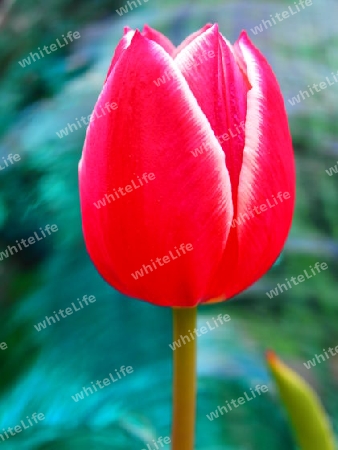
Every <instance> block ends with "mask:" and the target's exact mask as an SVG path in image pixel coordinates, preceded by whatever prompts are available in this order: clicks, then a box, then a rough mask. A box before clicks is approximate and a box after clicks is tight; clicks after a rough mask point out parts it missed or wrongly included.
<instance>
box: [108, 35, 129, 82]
mask: <svg viewBox="0 0 338 450" xmlns="http://www.w3.org/2000/svg"><path fill="white" fill-rule="evenodd" d="M134 34H135V31H134V30H132V29H131V28H129V27H125V29H124V35H123V37H122V39H121V40H120V42H119V43H118V45H117V47H116V49H115V52H114V56H113V58H112V60H111V63H110V66H109V69H108V72H107V76H106V79H105V82H106V81H107V79H108V77H109V75H110V73H111V71H112V70H113V69H114V67H115V65H116V63H117V61H118V60H119V59H120V57H121V55H122V53H123V52H124V51H125V50H126V49H127V48H128V47H129V45H130V43H131V40H132V39H133V37H134Z"/></svg>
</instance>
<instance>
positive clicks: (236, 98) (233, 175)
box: [175, 25, 250, 213]
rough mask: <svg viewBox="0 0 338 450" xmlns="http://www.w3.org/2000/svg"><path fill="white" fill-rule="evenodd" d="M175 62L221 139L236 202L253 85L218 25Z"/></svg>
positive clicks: (234, 201) (208, 30)
mask: <svg viewBox="0 0 338 450" xmlns="http://www.w3.org/2000/svg"><path fill="white" fill-rule="evenodd" d="M212 55H213V56H212ZM175 62H176V63H177V65H178V67H179V69H180V70H181V72H182V74H183V76H184V77H185V79H186V80H187V82H188V84H189V87H190V89H191V91H192V93H193V94H194V96H195V98H196V99H197V102H198V104H199V105H200V107H201V109H202V111H203V112H204V114H205V115H206V117H207V119H208V120H209V123H210V125H211V128H212V129H213V131H214V133H215V136H217V137H218V139H219V140H220V142H221V145H222V148H223V150H224V153H225V155H226V165H227V168H228V170H229V174H230V180H231V186H232V196H233V204H234V205H237V191H238V183H239V174H240V171H241V166H242V161H243V149H244V138H245V136H244V126H245V120H246V97H247V92H248V89H249V88H250V86H248V84H247V80H246V77H244V76H243V73H242V71H241V70H240V68H239V66H238V64H237V62H236V59H235V57H234V55H233V49H232V47H231V46H230V45H228V44H227V43H226V42H225V40H224V38H223V36H221V35H220V34H219V32H218V26H217V25H214V26H212V27H211V28H208V29H207V30H206V31H205V32H204V33H202V34H200V35H199V36H198V37H196V38H195V39H194V40H193V41H192V42H190V44H188V45H187V46H186V47H185V48H184V49H183V50H182V51H181V52H180V53H179V55H178V56H177V57H176V59H175ZM235 213H236V208H235Z"/></svg>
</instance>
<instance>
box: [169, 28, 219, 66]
mask: <svg viewBox="0 0 338 450" xmlns="http://www.w3.org/2000/svg"><path fill="white" fill-rule="evenodd" d="M211 27H212V24H211V23H207V24H206V25H204V27H203V28H201V29H200V30H198V31H195V32H194V33H192V34H190V35H189V36H188V37H186V38H185V39H184V41H182V43H181V44H180V45H179V46H178V47H177V48H176V50H175V52H174V54H173V58H174V59H175V58H176V56H177V55H178V54H179V53H180V52H181V51H182V50H183V49H184V48H185V47H186V46H187V45H189V44H190V42H192V41H193V40H195V39H196V38H197V37H198V36H200V35H201V34H203V33H204V32H205V31H206V30H208V29H209V28H211Z"/></svg>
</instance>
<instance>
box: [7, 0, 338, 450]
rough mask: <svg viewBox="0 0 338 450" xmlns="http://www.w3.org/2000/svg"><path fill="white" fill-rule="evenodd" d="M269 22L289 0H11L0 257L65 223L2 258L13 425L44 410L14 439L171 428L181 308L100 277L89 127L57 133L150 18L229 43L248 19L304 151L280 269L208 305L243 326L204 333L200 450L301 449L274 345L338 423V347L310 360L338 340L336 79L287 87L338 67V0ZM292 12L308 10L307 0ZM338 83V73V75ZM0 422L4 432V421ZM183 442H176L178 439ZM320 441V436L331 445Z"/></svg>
mask: <svg viewBox="0 0 338 450" xmlns="http://www.w3.org/2000/svg"><path fill="white" fill-rule="evenodd" d="M313 3H314V4H313V5H311V6H309V7H307V8H306V9H304V11H302V12H300V13H297V14H295V15H293V16H291V17H289V18H288V19H285V20H283V21H282V22H280V23H277V24H276V25H273V26H272V27H268V28H267V29H264V30H263V31H262V32H256V34H255V33H254V32H253V31H252V29H254V28H255V26H257V25H259V24H261V23H262V22H261V21H262V20H263V19H264V20H267V19H269V18H270V14H271V15H274V14H275V13H278V12H279V13H281V12H282V11H283V10H286V9H287V7H288V5H293V2H281V1H280V2H273V1H270V2H258V3H257V2H252V3H249V2H247V1H238V2H231V1H226V0H222V1H216V0H208V1H194V2H188V1H166V2H164V1H162V3H160V2H159V1H155V0H149V2H148V3H145V4H142V5H140V6H138V7H137V8H134V10H133V11H129V12H128V13H127V14H124V15H123V16H122V17H119V15H118V14H117V12H116V9H117V8H119V7H121V6H123V5H124V4H125V2H124V1H112V0H109V1H108V0H93V1H89V0H83V1H82V2H80V1H78V0H67V1H66V0H51V1H48V2H43V1H41V0H39V1H36V0H34V1H32V0H24V1H22V2H18V1H15V0H9V1H4V0H2V1H1V2H0V27H1V31H0V62H1V64H0V77H1V84H0V96H1V102H0V161H1V162H2V161H3V159H2V157H4V158H6V157H7V155H8V154H9V153H13V154H16V153H17V154H19V155H20V157H21V160H20V161H18V162H16V163H15V164H13V165H11V166H10V167H7V168H6V169H5V170H2V171H0V252H1V251H3V250H4V249H5V248H6V247H7V245H13V244H14V243H15V240H16V239H18V240H20V239H22V238H25V237H28V236H31V235H33V233H34V231H37V230H38V229H39V227H44V226H45V225H46V224H51V225H52V224H56V225H57V226H58V228H59V231H58V232H57V233H54V234H53V235H52V236H50V237H48V238H46V239H43V240H41V242H38V243H36V244H35V245H33V246H30V247H29V248H27V249H24V251H20V252H18V253H17V254H15V255H13V256H11V257H9V258H5V259H3V260H2V261H0V291H1V299H0V310H1V318H0V344H1V343H2V342H5V343H6V344H7V347H8V348H7V349H5V350H1V349H0V374H1V375H0V381H1V382H0V430H1V429H5V430H6V429H7V428H8V427H12V428H13V427H14V426H15V425H18V424H20V421H21V420H24V419H25V418H26V416H29V417H30V416H31V415H32V414H33V413H34V412H37V413H43V414H44V415H45V420H44V421H43V422H41V423H39V424H37V425H35V426H33V427H30V428H29V429H28V430H24V431H23V432H22V433H20V434H16V435H15V436H10V438H9V439H6V441H2V440H1V438H0V446H1V448H4V449H5V450H7V449H8V450H9V449H17V448H18V449H19V448H20V449H39V450H42V449H65V450H66V449H67V450H68V449H69V450H70V449H72V450H73V449H85V450H87V449H94V450H96V449H97V450H100V449H108V448H112V449H121V450H123V449H125V450H129V449H132V450H134V449H135V450H138V449H140V450H141V449H143V448H145V447H146V445H147V443H149V444H150V443H151V442H152V439H155V440H156V439H157V437H159V436H163V437H165V436H169V435H170V422H171V417H170V415H171V393H172V391H171V379H172V374H171V370H172V351H171V349H170V348H169V344H170V343H171V342H172V338H171V333H172V331H171V328H172V318H171V310H170V309H164V308H158V307H154V306H151V305H149V304H147V303H143V302H139V301H136V300H133V299H128V298H125V297H123V296H122V295H120V294H119V293H117V292H116V291H114V290H113V289H112V288H110V287H109V286H108V285H106V283H105V282H104V281H103V280H102V279H101V278H100V276H99V275H98V274H97V272H96V270H95V268H94V266H93V265H92V264H91V262H90V260H89V257H88V255H87V253H86V251H85V247H84V242H83V238H82V231H81V220H80V211H79V198H78V182H77V164H78V161H79V158H80V155H81V150H82V145H83V141H84V137H85V127H82V128H81V129H78V130H77V131H74V132H72V133H69V135H68V136H64V137H63V138H62V139H60V138H59V137H58V135H57V134H56V133H57V132H59V131H60V130H61V129H63V128H65V127H66V126H67V123H68V122H70V123H73V122H75V119H76V118H78V117H81V116H82V115H83V116H87V115H89V114H90V113H91V112H92V108H93V105H94V103H95V101H96V98H97V96H98V94H99V93H100V90H101V87H102V83H103V81H104V78H105V74H106V71H107V68H108V67H109V64H110V60H111V57H112V55H113V51H114V48H115V46H116V44H117V42H118V40H119V39H120V37H121V35H122V32H123V27H124V26H125V25H129V26H130V27H132V28H141V27H143V24H144V23H148V24H149V25H150V26H152V27H154V28H157V29H159V30H160V31H161V32H163V33H165V34H166V35H168V37H170V39H171V40H172V41H173V42H174V43H175V44H176V45H178V44H179V42H180V41H181V40H183V39H184V37H185V36H186V35H188V34H189V33H191V32H193V31H195V30H196V29H198V28H200V27H201V26H203V25H204V24H205V23H207V22H218V23H219V24H220V29H221V32H222V33H223V34H224V35H225V36H226V37H227V38H228V39H229V40H230V41H231V42H234V41H235V40H236V39H237V37H238V35H239V33H240V31H241V30H242V29H247V30H248V34H249V36H250V38H251V39H252V40H253V42H254V43H255V44H256V45H257V46H258V47H259V48H260V49H261V50H262V51H263V53H264V54H265V55H266V56H267V58H268V60H269V62H270V63H271V65H272V67H273V69H274V71H275V73H276V75H277V78H278V80H279V82H280V85H281V89H282V92H283V95H284V98H285V101H286V106H287V110H288V114H289V119H290V127H291V131H292V135H293V141H294V148H295V153H296V160H297V176H298V178H297V202H296V211H295V216H294V222H293V227H292V231H291V234H290V236H289V239H288V241H287V244H286V246H285V249H284V251H283V253H282V255H281V257H280V258H279V260H278V262H277V263H276V264H275V266H274V267H273V268H272V269H271V270H270V271H269V273H268V274H266V275H265V276H264V277H263V278H262V279H261V280H260V281H259V282H257V283H256V284H255V285H254V286H253V287H251V288H250V289H249V290H248V291H246V292H244V293H243V294H241V295H240V296H238V297H237V298H236V299H234V300H231V301H229V302H225V303H221V304H217V305H213V306H205V307H201V308H199V325H200V326H203V325H204V323H205V321H206V320H207V319H208V318H211V317H213V316H216V315H217V314H219V313H220V312H222V313H223V314H226V313H227V314H230V316H231V321H230V322H228V323H227V324H226V325H224V326H223V327H220V328H218V329H217V330H216V331H213V332H210V333H208V334H207V335H203V336H202V337H201V338H200V340H199V344H198V421H197V429H196V435H197V439H196V449H197V450H220V449H226V450H293V449H296V446H295V444H294V441H293V438H292V433H291V430H290V426H289V424H288V421H287V418H286V416H285V413H284V409H283V407H282V405H281V403H280V401H279V399H278V397H277V395H276V391H275V388H274V384H273V382H272V380H271V378H270V376H269V374H268V372H267V368H266V364H265V361H264V351H265V350H266V349H268V348H271V349H274V350H275V351H276V352H277V353H278V354H279V356H280V357H282V358H283V360H284V361H285V362H287V363H288V364H290V365H291V367H293V368H295V369H296V370H297V372H298V373H300V374H302V375H303V376H304V377H305V378H306V379H307V380H308V381H310V383H311V384H312V385H313V386H314V387H315V389H316V391H317V392H318V394H319V396H320V398H321V399H322V402H323V404H324V406H325V408H326V410H327V412H328V414H329V416H330V418H331V420H332V423H333V426H334V428H335V432H336V435H337V434H338V430H337V426H338V401H337V384H338V355H337V356H336V357H331V358H330V359H329V360H327V361H325V362H323V363H321V364H317V366H316V367H314V368H312V369H310V370H307V369H306V368H305V367H304V364H303V363H304V362H306V361H307V360H309V359H312V358H313V357H314V355H315V354H316V353H317V354H319V353H322V350H323V349H327V348H328V347H335V346H336V345H338V328H337V318H338V302H337V269H338V264H337V255H338V208H337V206H338V199H337V195H336V193H337V186H338V174H333V175H332V176H329V175H328V174H327V173H326V171H325V170H326V169H329V167H331V166H334V165H335V164H336V163H337V159H338V129H337V123H338V112H337V103H338V83H336V84H334V85H332V86H330V87H329V88H327V89H326V90H322V91H321V92H318V93H315V95H313V96H311V97H310V98H306V99H305V100H304V101H301V102H300V103H299V104H295V105H294V106H292V105H291V104H290V102H288V99H290V98H292V97H293V96H296V95H297V94H298V93H299V90H300V89H302V90H305V89H307V86H308V85H310V86H311V85H312V84H313V83H319V82H321V81H325V77H331V80H332V72H333V73H334V74H337V71H338V33H337V25H336V18H337V16H338V4H337V2H336V1H333V0H332V1H329V0H322V1H320V2H319V1H316V2H313ZM294 8H295V7H294ZM68 31H79V32H80V34H81V38H80V39H78V40H76V41H74V42H73V43H71V44H69V45H67V46H65V47H64V48H62V49H59V50H58V51H56V52H54V53H52V54H50V55H46V56H44V57H43V58H41V59H40V60H38V61H36V62H34V63H31V64H30V65H27V66H26V67H21V66H20V65H19V63H18V61H20V60H22V59H23V58H26V57H27V55H28V54H29V53H30V52H33V51H37V48H38V47H39V46H40V47H42V46H44V45H50V44H52V43H54V42H55V41H56V39H57V38H59V39H60V38H61V36H62V34H66V33H67V32H68ZM337 78H338V75H337ZM317 261H319V262H326V263H327V264H328V266H329V268H328V270H327V271H325V272H322V273H320V274H319V275H318V276H316V277H313V278H312V279H311V280H308V281H306V282H304V283H302V284H300V285H299V286H295V287H293V288H292V289H289V290H288V291H286V292H284V293H283V294H280V295H279V296H277V297H274V298H272V299H269V298H268V296H267V295H266V292H267V291H268V290H270V289H272V288H274V287H275V286H276V284H277V283H281V282H283V281H284V279H285V277H287V278H289V279H290V277H291V276H297V275H299V274H301V273H303V270H304V269H308V267H309V266H310V265H313V264H314V263H316V262H317ZM83 295H95V297H96V299H97V301H96V302H95V303H93V304H91V305H90V306H88V307H85V308H84V309H83V310H81V311H80V312H79V313H78V314H74V315H73V316H71V317H68V318H67V319H61V321H60V322H58V323H56V324H55V325H52V326H49V327H47V328H46V329H44V330H41V331H40V332H38V331H37V330H36V329H35V328H34V324H37V323H38V322H40V321H42V320H43V318H44V317H45V315H48V316H51V315H52V313H53V311H56V310H59V309H60V308H62V309H64V308H66V307H67V306H70V304H71V303H72V302H76V301H77V300H76V299H77V298H82V297H83ZM121 365H126V366H128V365H131V366H132V367H133V368H134V373H133V374H132V375H130V376H128V377H126V378H125V379H124V380H121V381H119V382H118V383H117V384H116V385H115V384H114V385H112V386H108V387H106V388H105V389H103V390H102V391H99V392H95V394H93V395H90V396H88V397H86V398H85V399H84V400H81V401H79V402H74V401H73V400H72V398H71V396H72V395H75V394H76V393H77V392H80V391H81V389H82V387H83V386H90V382H91V381H96V380H97V379H99V380H102V379H103V378H105V377H106V376H107V375H108V373H109V372H113V371H114V370H115V369H118V368H119V367H120V366H121ZM264 383H265V384H267V385H268V386H269V392H268V393H267V394H265V395H264V396H262V397H261V398H259V399H257V400H255V401H253V402H250V403H246V404H245V405H243V406H241V407H240V408H238V409H236V410H234V411H232V412H231V413H230V414H227V415H225V416H222V417H221V418H219V419H217V420H214V421H213V422H210V421H209V420H208V419H207V418H206V414H208V413H210V411H212V410H215V409H216V408H217V406H218V405H224V403H225V401H226V400H228V401H230V400H231V399H232V398H237V397H239V396H241V395H242V393H243V392H244V391H249V389H250V387H253V386H255V385H256V384H264ZM0 433H3V431H2V432H1V431H0ZM169 447H170V446H167V447H164V448H168V449H169ZM318 450H321V449H318Z"/></svg>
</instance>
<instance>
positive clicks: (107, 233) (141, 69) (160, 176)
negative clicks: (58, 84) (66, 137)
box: [79, 32, 233, 306]
mask: <svg viewBox="0 0 338 450" xmlns="http://www.w3.org/2000/svg"><path fill="white" fill-rule="evenodd" d="M164 73H167V76H168V77H169V78H170V82H169V81H168V82H166V83H164V84H162V85H160V86H157V85H156V84H155V83H154V80H156V79H157V78H158V77H161V76H162V75H163V74H164ZM126 80H127V82H126ZM107 102H117V104H118V108H117V109H116V110H115V111H112V112H111V113H110V114H109V115H105V116H103V117H102V118H99V119H95V126H93V123H91V124H90V126H89V128H88V131H87V136H86V142H85V147H84V150H83V155H82V159H81V162H80V166H79V175H80V195H81V209H82V216H83V228H84V235H85V241H86V245H87V249H88V252H89V254H90V256H91V258H92V260H93V262H94V264H95V265H96V267H97V269H98V270H99V272H100V273H101V275H102V276H103V277H104V278H105V279H106V280H107V281H108V282H109V283H110V284H112V285H114V286H115V287H116V288H117V289H119V290H120V291H122V292H123V293H124V294H126V295H129V296H133V297H137V298H140V299H144V300H147V301H149V302H152V303H155V304H158V305H163V306H194V305H196V304H197V303H198V302H200V301H201V300H203V299H205V298H206V296H207V295H208V291H207V287H208V284H209V283H210V278H211V274H213V273H214V272H215V268H216V267H217V266H218V264H219V263H220V261H221V258H222V255H223V253H224V249H225V245H226V240H227V237H228V233H229V223H230V222H231V220H232V214H233V210H232V201H231V186H230V179H229V174H228V171H227V168H226V165H225V161H224V159H225V158H224V153H223V151H222V149H221V147H220V145H219V143H218V141H217V139H216V138H215V136H214V134H213V132H212V130H211V127H210V124H209V123H208V121H207V119H206V117H205V116H204V114H203V113H202V111H201V110H200V108H199V106H198V104H197V102H196V99H195V98H194V96H193V95H192V93H191V91H190V89H189V86H188V85H187V83H186V81H185V79H184V77H183V76H182V74H181V73H180V72H179V70H178V69H177V67H176V64H175V63H174V61H173V60H172V58H171V57H170V56H168V54H167V53H166V52H165V51H164V50H163V49H162V47H160V46H159V45H158V44H156V43H155V42H153V41H152V40H149V39H146V38H144V37H143V36H142V35H141V34H140V33H139V32H136V33H135V36H134V38H133V40H132V43H131V45H130V46H129V47H128V48H127V49H126V50H125V51H124V53H123V54H122V55H121V57H120V58H119V60H118V62H117V64H116V66H115V68H114V71H112V73H111V75H110V77H109V79H108V80H107V83H106V84H105V86H104V88H103V91H102V93H101V95H100V97H99V100H98V102H97V104H96V106H95V110H94V111H95V112H100V111H102V109H103V108H104V105H105V104H106V103H107ZM204 142H207V143H208V145H209V146H210V147H212V151H209V152H208V153H205V154H203V155H200V156H199V157H198V158H195V157H193V156H192V153H191V152H193V151H194V150H195V148H196V147H198V146H200V145H201V144H202V143H204ZM144 173H147V174H151V173H153V174H154V176H155V179H154V180H153V181H149V183H144V185H143V186H139V187H138V188H137V189H136V188H133V189H132V192H129V193H125V195H124V196H122V194H121V198H119V199H115V200H114V201H112V202H111V203H109V204H107V206H104V207H101V208H96V207H95V206H94V202H98V200H99V199H102V198H104V197H105V195H106V194H113V193H114V192H117V189H119V188H120V187H121V188H125V187H126V186H127V185H129V186H131V185H132V181H133V182H134V183H136V184H139V178H138V177H141V176H142V175H143V174H144ZM114 189H115V191H114ZM181 244H191V245H192V247H193V250H191V251H186V252H185V254H183V253H182V251H180V250H179V247H180V245H181ZM176 247H177V250H176ZM170 252H171V253H170ZM179 254H180V255H179ZM164 256H167V257H168V258H169V260H170V261H169V263H164V259H163V260H162V265H160V264H159V263H158V262H157V258H161V259H162V258H163V257H164ZM174 258H175V260H174ZM143 265H144V266H148V267H147V271H148V272H149V273H148V274H147V272H146V270H145V268H144V267H143V270H144V272H143V276H141V275H140V276H139V278H138V279H135V278H134V277H133V276H132V273H134V272H135V271H136V270H140V269H141V268H142V266H143ZM152 266H153V267H152ZM134 275H135V274H134ZM211 294H213V293H211Z"/></svg>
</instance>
